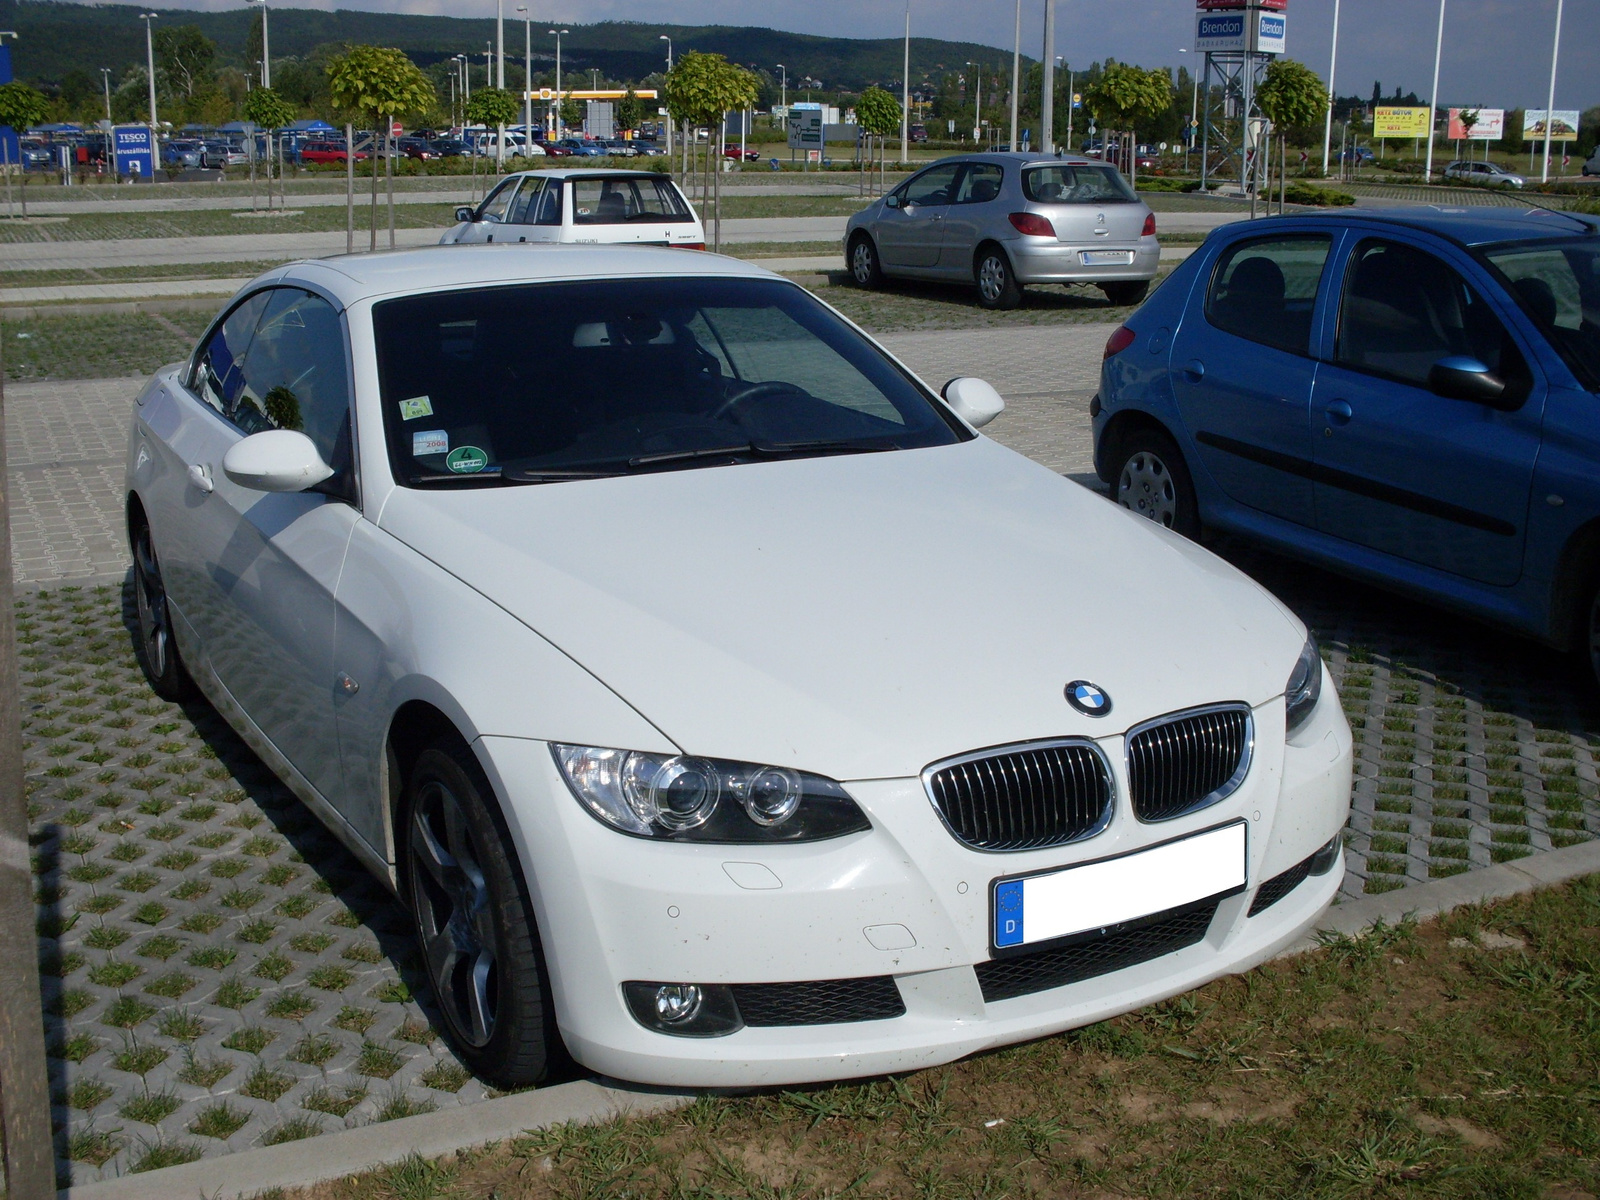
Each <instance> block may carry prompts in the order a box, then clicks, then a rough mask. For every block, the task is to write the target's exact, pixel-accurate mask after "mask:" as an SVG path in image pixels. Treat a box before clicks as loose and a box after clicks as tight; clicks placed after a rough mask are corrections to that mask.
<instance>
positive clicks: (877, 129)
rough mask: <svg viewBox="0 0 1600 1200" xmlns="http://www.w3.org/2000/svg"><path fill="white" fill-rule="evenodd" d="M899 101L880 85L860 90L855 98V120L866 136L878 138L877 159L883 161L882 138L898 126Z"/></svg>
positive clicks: (869, 146) (900, 114)
mask: <svg viewBox="0 0 1600 1200" xmlns="http://www.w3.org/2000/svg"><path fill="white" fill-rule="evenodd" d="M902 115H903V114H902V109H901V108H900V101H898V100H896V99H895V98H894V97H893V96H891V95H890V94H889V93H888V92H886V91H884V90H883V89H882V88H881V87H876V86H874V87H869V88H868V89H867V90H866V91H864V92H862V93H861V95H860V97H859V98H858V99H857V100H856V121H857V122H858V123H859V124H860V126H861V128H862V130H863V131H864V132H865V133H866V134H867V136H868V138H869V139H870V138H873V137H875V138H877V139H878V161H879V163H880V170H881V164H882V161H883V139H884V138H886V137H888V136H889V135H890V134H891V133H894V132H895V131H896V130H897V129H899V128H900V118H901V116H902ZM870 150H871V142H870V141H869V142H868V151H869V153H868V157H869V159H870V157H871V154H870Z"/></svg>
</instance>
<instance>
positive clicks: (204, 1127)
mask: <svg viewBox="0 0 1600 1200" xmlns="http://www.w3.org/2000/svg"><path fill="white" fill-rule="evenodd" d="M249 1121H250V1115H249V1114H248V1113H245V1112H241V1111H240V1110H239V1109H237V1108H235V1107H234V1106H233V1105H231V1104H229V1103H228V1102H227V1101H226V1100H224V1101H223V1102H222V1103H220V1104H209V1105H207V1106H206V1107H205V1108H202V1109H201V1110H200V1111H199V1112H198V1113H196V1114H195V1118H194V1120H193V1121H191V1122H189V1132H190V1133H197V1134H199V1135H200V1136H201V1137H208V1138H217V1139H218V1140H219V1141H226V1140H227V1139H228V1138H231V1137H232V1136H233V1135H234V1134H236V1133H238V1132H239V1130H241V1129H243V1128H244V1127H245V1125H246V1124H248V1123H249Z"/></svg>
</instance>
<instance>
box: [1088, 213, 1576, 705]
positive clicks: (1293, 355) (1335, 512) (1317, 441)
mask: <svg viewBox="0 0 1600 1200" xmlns="http://www.w3.org/2000/svg"><path fill="white" fill-rule="evenodd" d="M1105 354H1106V357H1105V362H1104V365H1103V368H1102V372H1101V381H1100V394H1099V395H1098V396H1096V397H1095V399H1094V401H1093V402H1092V404H1091V406H1090V411H1091V413H1092V414H1093V417H1094V434H1095V466H1096V470H1097V472H1098V474H1099V476H1100V478H1101V479H1103V480H1104V481H1105V482H1106V484H1107V485H1109V487H1110V488H1111V491H1112V495H1113V496H1114V497H1115V498H1116V499H1117V500H1118V501H1119V502H1120V503H1122V504H1123V505H1125V506H1127V507H1128V508H1130V509H1133V510H1135V511H1137V512H1140V513H1143V514H1144V515H1145V516H1147V517H1149V518H1151V519H1152V520H1155V521H1159V522H1160V523H1162V524H1164V525H1166V526H1168V527H1169V528H1172V529H1174V530H1177V531H1178V532H1180V533H1184V534H1187V535H1189V536H1191V537H1193V536H1197V535H1198V534H1199V533H1200V531H1201V529H1202V528H1203V527H1207V528H1213V529H1217V530H1226V531H1229V532H1232V533H1236V534H1242V535H1246V536H1248V537H1251V538H1254V539H1256V540H1258V541H1261V542H1265V543H1268V544H1270V545H1271V546H1273V547H1274V548H1276V549H1278V550H1280V551H1283V552H1285V553H1288V554H1291V555H1297V556H1299V557H1302V558H1306V559H1310V560H1312V561H1315V562H1318V563H1321V564H1323V565H1325V566H1328V567H1332V568H1335V569H1337V570H1340V571H1344V572H1347V573H1349V574H1352V575H1357V576H1360V577H1362V578H1364V579H1367V580H1370V581H1373V582H1376V583H1380V584H1383V585H1385V586H1388V587H1393V588H1396V589H1399V590H1402V591H1405V592H1409V593H1412V594H1414V595H1417V596H1422V597H1425V598H1428V599H1431V600H1435V601H1438V602H1440V603H1443V604H1446V605H1449V606H1450V607H1452V608H1456V609H1459V610H1462V611H1464V612H1468V613H1472V614H1474V615H1476V616H1479V617H1482V618H1486V619H1488V620H1491V621H1495V622H1498V623H1500V624H1502V625H1506V626H1509V627H1511V628H1514V629H1516V630H1519V631H1521V632H1522V633H1525V634H1529V635H1531V636H1533V637H1535V638H1538V639H1540V640H1542V641H1544V642H1547V643H1549V644H1551V645H1554V646H1557V647H1561V648H1566V649H1571V650H1575V651H1579V652H1582V653H1586V654H1587V655H1588V660H1589V664H1590V666H1591V668H1592V669H1593V670H1594V672H1595V674H1596V675H1597V677H1600V222H1596V221H1595V220H1594V219H1593V218H1587V219H1585V218H1582V217H1579V216H1576V215H1573V214H1567V213H1552V212H1547V211H1544V210H1533V211H1525V210H1521V209H1454V210H1452V209H1441V208H1432V207H1429V208H1413V209H1392V210H1377V211H1367V212H1344V213H1339V214H1337V215H1332V214H1330V215H1328V216H1305V217H1299V216H1296V217H1273V218H1270V219H1267V220H1262V221H1255V222H1241V223H1240V224H1238V225H1233V226H1228V227H1225V228H1223V229H1220V230H1218V231H1217V232H1215V233H1213V234H1212V235H1211V236H1210V237H1209V238H1208V239H1207V240H1206V242H1205V244H1204V245H1203V246H1201V247H1200V249H1199V250H1197V251H1196V252H1195V253H1194V254H1193V255H1192V256H1190V257H1189V258H1188V259H1187V260H1185V261H1184V263H1183V264H1182V265H1181V266H1179V267H1178V269H1177V270H1175V271H1174V272H1173V273H1172V274H1171V275H1170V276H1169V277H1168V278H1167V280H1166V281H1165V282H1164V283H1163V284H1162V285H1161V287H1160V288H1158V289H1157V291H1156V292H1155V293H1154V294H1153V295H1152V296H1151V297H1150V299H1149V300H1148V301H1147V302H1146V303H1145V305H1144V306H1143V307H1142V308H1140V309H1139V310H1138V311H1137V312H1136V313H1134V314H1133V315H1132V316H1131V317H1129V318H1128V320H1127V322H1126V323H1125V324H1124V325H1122V326H1119V327H1118V328H1117V330H1116V331H1115V332H1114V333H1113V334H1112V335H1111V338H1110V340H1109V341H1108V342H1107V345H1106V351H1105Z"/></svg>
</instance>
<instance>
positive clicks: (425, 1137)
mask: <svg viewBox="0 0 1600 1200" xmlns="http://www.w3.org/2000/svg"><path fill="white" fill-rule="evenodd" d="M693 1099H694V1097H693V1096H691V1095H686V1094H683V1093H680V1092H662V1091H645V1090H632V1089H626V1088H624V1087H608V1086H606V1085H604V1084H600V1083H594V1082H591V1081H589V1080H579V1081H577V1082H574V1083H561V1084H557V1085H556V1086H555V1087H549V1088H540V1089H538V1090H536V1091H532V1092H519V1093H517V1094H516V1095H514V1096H500V1097H498V1098H497V1099H494V1100H485V1101H484V1102H483V1103H482V1104H473V1105H468V1106H464V1107H461V1108H452V1109H447V1110H446V1111H444V1112H433V1113H425V1114H423V1115H422V1116H418V1117H404V1118H402V1119H400V1120H398V1121H386V1122H384V1123H383V1124H381V1125H364V1126H362V1127H361V1128H359V1129H347V1130H345V1131H344V1132H342V1133H330V1134H325V1135H323V1136H322V1137H314V1138H307V1139H305V1140H304V1141H299V1142H288V1143H285V1144H284V1145H281V1146H262V1147H260V1148H259V1149H255V1150H243V1151H240V1152H239V1153H238V1154H227V1155H223V1156H222V1157H220V1158H204V1159H201V1160H199V1161H198V1162H192V1163H184V1164H183V1165H182V1166H177V1167H166V1168H164V1169H163V1170H160V1171H152V1172H150V1173H149V1174H148V1175H125V1176H123V1177H122V1178H121V1179H108V1180H103V1181H102V1182H100V1183H89V1184H84V1185H83V1186H82V1187H74V1188H68V1189H66V1190H65V1191H62V1192H59V1193H57V1196H58V1200H184V1198H185V1197H191V1196H192V1197H196V1198H197V1200H235V1198H237V1197H249V1196H255V1195H257V1194H259V1193H261V1192H264V1191H268V1190H270V1189H272V1188H294V1187H309V1186H310V1185H312V1184H316V1183H323V1182H326V1181H328V1180H331V1179H342V1178H343V1177H344V1176H346V1175H353V1174H355V1173H357V1172H359V1171H365V1170H370V1169H371V1168H373V1167H381V1166H385V1165H387V1164H389V1163H396V1162H399V1161H400V1160H402V1159H404V1158H406V1157H408V1156H409V1155H412V1154H420V1155H422V1156H423V1157H425V1158H435V1157H438V1156H439V1155H442V1154H448V1153H450V1152H451V1151H455V1150H464V1149H466V1148H468V1147H470V1146H484V1145H488V1144H490V1143H492V1142H500V1141H505V1140H507V1139H509V1138H514V1137H516V1136H517V1135H518V1134H521V1133H524V1132H525V1131H527V1130H530V1129H547V1128H550V1127H552V1126H555V1125H566V1124H573V1123H576V1124H581V1125H594V1124H599V1123H601V1122H604V1121H610V1120H613V1119H615V1118H617V1117H643V1116H650V1115H652V1114H654V1113H660V1112H669V1111H671V1110H672V1109H675V1108H681V1107H683V1106H684V1105H686V1104H688V1103H689V1102H690V1101H692V1100H693Z"/></svg>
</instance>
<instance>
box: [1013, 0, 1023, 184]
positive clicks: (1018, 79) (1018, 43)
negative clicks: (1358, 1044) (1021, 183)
mask: <svg viewBox="0 0 1600 1200" xmlns="http://www.w3.org/2000/svg"><path fill="white" fill-rule="evenodd" d="M1021 86H1022V0H1017V21H1016V28H1015V29H1014V30H1013V31H1012V40H1011V150H1012V153H1016V150H1017V89H1018V88H1020V87H1021Z"/></svg>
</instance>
